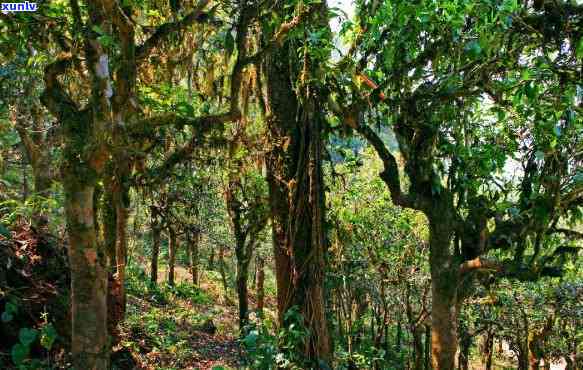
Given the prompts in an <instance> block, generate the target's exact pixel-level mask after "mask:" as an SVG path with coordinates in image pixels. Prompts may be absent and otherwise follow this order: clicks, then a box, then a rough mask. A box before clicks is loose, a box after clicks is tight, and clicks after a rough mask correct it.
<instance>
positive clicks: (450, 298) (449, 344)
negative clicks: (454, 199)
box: [429, 207, 458, 370]
mask: <svg viewBox="0 0 583 370" xmlns="http://www.w3.org/2000/svg"><path fill="white" fill-rule="evenodd" d="M438 208H439V207H438ZM448 214H449V213H448V212H447V211H444V210H443V209H436V210H434V212H433V215H432V217H430V219H429V228H430V236H429V245H430V253H431V254H430V258H429V263H430V266H431V294H432V308H431V354H432V356H431V358H432V362H433V368H434V369H438V370H442V369H454V368H455V362H456V361H455V354H456V351H457V344H458V343H457V320H458V316H457V306H458V305H457V284H458V264H456V263H455V260H454V258H453V256H452V253H451V240H452V235H453V231H452V230H453V228H452V226H451V225H450V224H449V223H448V221H450V220H452V219H453V217H452V218H448V216H447V215H448Z"/></svg>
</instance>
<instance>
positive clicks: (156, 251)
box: [150, 223, 160, 285]
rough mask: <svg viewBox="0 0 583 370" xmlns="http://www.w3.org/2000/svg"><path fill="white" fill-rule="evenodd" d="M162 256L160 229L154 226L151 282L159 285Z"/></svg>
mask: <svg viewBox="0 0 583 370" xmlns="http://www.w3.org/2000/svg"><path fill="white" fill-rule="evenodd" d="M159 255H160V228H159V227H158V225H155V224H154V223H153V224H152V262H151V265H150V282H151V283H152V285H156V284H157V283H158V256H159Z"/></svg>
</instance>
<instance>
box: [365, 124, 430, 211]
mask: <svg viewBox="0 0 583 370" xmlns="http://www.w3.org/2000/svg"><path fill="white" fill-rule="evenodd" d="M356 130H357V131H358V132H359V133H360V134H361V135H362V136H364V138H365V139H366V140H367V141H368V142H369V144H370V145H372V146H373V148H374V149H375V151H376V152H377V154H378V156H379V157H380V158H381V160H382V161H383V165H384V170H383V172H381V173H380V177H381V179H382V180H383V181H384V182H385V184H387V186H388V187H389V190H390V192H391V197H392V199H393V202H394V203H395V204H396V205H398V206H401V207H404V208H413V209H417V210H422V209H423V208H422V207H421V205H420V204H419V202H417V201H416V200H415V198H413V197H412V196H411V195H409V194H405V193H403V191H402V190H401V181H400V177H399V176H400V175H399V167H398V165H397V160H396V159H395V157H394V156H393V155H392V154H391V152H390V151H389V149H388V148H387V146H386V145H385V143H383V141H382V139H381V138H380V137H379V136H378V135H377V134H376V132H374V130H373V129H371V128H370V127H369V126H367V125H365V124H360V125H357V127H356Z"/></svg>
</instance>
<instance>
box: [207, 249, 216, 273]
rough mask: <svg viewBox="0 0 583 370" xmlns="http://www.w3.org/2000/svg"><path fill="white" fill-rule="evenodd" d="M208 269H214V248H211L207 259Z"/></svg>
mask: <svg viewBox="0 0 583 370" xmlns="http://www.w3.org/2000/svg"><path fill="white" fill-rule="evenodd" d="M208 269H209V270H211V271H213V270H214V269H215V250H214V249H211V253H210V255H209V259H208Z"/></svg>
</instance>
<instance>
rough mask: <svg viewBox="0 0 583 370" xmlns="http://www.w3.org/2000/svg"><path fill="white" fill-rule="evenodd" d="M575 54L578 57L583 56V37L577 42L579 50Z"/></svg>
mask: <svg viewBox="0 0 583 370" xmlns="http://www.w3.org/2000/svg"><path fill="white" fill-rule="evenodd" d="M575 55H576V56H577V59H582V58H583V37H581V38H580V39H579V43H578V44H577V50H576V51H575Z"/></svg>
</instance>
